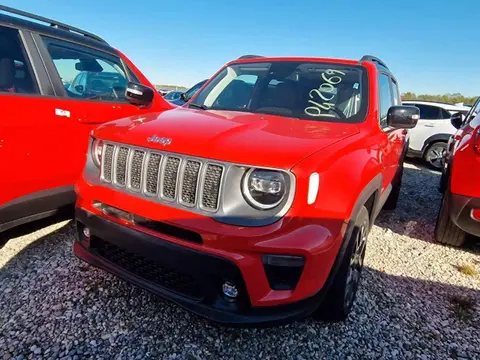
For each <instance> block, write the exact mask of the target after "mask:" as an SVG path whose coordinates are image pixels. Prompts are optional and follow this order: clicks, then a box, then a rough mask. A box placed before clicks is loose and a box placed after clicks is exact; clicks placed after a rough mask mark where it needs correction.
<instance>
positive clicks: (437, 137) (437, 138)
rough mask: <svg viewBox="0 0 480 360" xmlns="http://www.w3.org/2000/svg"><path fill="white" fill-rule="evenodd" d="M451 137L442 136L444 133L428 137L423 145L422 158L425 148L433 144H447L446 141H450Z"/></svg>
mask: <svg viewBox="0 0 480 360" xmlns="http://www.w3.org/2000/svg"><path fill="white" fill-rule="evenodd" d="M451 137H452V134H444V133H440V134H435V135H432V136H430V137H429V138H427V139H426V140H425V142H424V143H423V147H422V156H423V155H424V153H425V150H427V148H428V147H429V146H430V144H433V143H435V142H446V143H448V140H450V138H451Z"/></svg>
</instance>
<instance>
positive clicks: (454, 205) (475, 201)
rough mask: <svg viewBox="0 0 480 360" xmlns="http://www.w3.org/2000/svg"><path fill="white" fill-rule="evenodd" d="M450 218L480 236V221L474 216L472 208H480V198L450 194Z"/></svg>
mask: <svg viewBox="0 0 480 360" xmlns="http://www.w3.org/2000/svg"><path fill="white" fill-rule="evenodd" d="M450 204H451V205H450V218H451V219H452V221H453V223H454V224H455V225H457V226H458V227H459V228H460V229H462V230H463V231H465V232H467V233H469V234H472V235H474V236H477V237H480V221H478V220H475V219H474V218H472V216H471V213H472V209H480V198H474V197H470V196H464V195H458V194H452V193H451V194H450Z"/></svg>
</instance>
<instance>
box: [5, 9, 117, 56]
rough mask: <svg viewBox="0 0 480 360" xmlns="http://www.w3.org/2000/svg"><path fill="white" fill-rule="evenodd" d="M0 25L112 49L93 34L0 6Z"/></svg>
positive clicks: (108, 49)
mask: <svg viewBox="0 0 480 360" xmlns="http://www.w3.org/2000/svg"><path fill="white" fill-rule="evenodd" d="M0 24H2V25H7V26H11V27H15V28H19V29H25V30H29V31H34V32H38V33H40V34H44V35H47V36H51V37H55V38H63V39H66V40H70V41H75V42H78V43H81V44H84V45H87V46H94V47H97V48H101V49H104V50H107V51H111V50H112V47H111V46H110V45H109V44H108V43H107V42H106V41H105V40H104V39H102V38H101V37H99V36H97V35H95V34H92V33H90V32H87V31H84V30H81V29H79V28H76V27H73V26H70V25H67V24H64V23H61V22H59V21H56V20H52V19H48V18H45V17H43V16H39V15H35V14H31V13H28V12H25V11H22V10H17V9H14V8H10V7H8V6H3V5H0Z"/></svg>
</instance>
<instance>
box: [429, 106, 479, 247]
mask: <svg viewBox="0 0 480 360" xmlns="http://www.w3.org/2000/svg"><path fill="white" fill-rule="evenodd" d="M451 122H452V125H453V126H454V127H455V128H457V129H458V130H457V132H456V133H455V134H454V135H453V136H452V137H451V139H450V141H449V143H448V145H447V154H446V159H445V166H444V169H443V171H442V177H441V180H440V190H441V191H442V192H443V200H442V205H441V207H440V211H439V214H438V218H437V225H436V228H435V239H436V241H437V242H439V243H442V244H446V245H451V246H462V245H463V244H464V242H465V240H466V236H467V234H471V235H474V236H477V237H480V186H479V184H480V172H479V168H480V166H479V165H480V98H478V99H477V101H476V102H475V105H474V106H472V108H471V109H470V111H469V112H468V114H467V115H466V116H465V118H464V117H463V115H462V114H461V113H457V114H454V115H453V116H452V119H451Z"/></svg>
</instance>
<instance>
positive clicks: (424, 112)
mask: <svg viewBox="0 0 480 360" xmlns="http://www.w3.org/2000/svg"><path fill="white" fill-rule="evenodd" d="M417 107H418V108H419V109H420V119H421V120H438V119H440V118H441V116H440V110H441V108H439V107H438V106H431V105H423V104H417Z"/></svg>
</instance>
